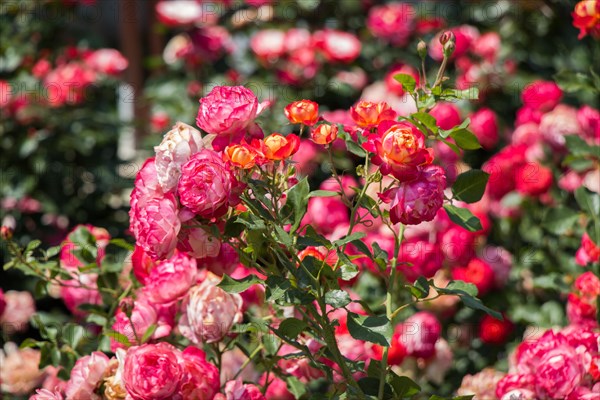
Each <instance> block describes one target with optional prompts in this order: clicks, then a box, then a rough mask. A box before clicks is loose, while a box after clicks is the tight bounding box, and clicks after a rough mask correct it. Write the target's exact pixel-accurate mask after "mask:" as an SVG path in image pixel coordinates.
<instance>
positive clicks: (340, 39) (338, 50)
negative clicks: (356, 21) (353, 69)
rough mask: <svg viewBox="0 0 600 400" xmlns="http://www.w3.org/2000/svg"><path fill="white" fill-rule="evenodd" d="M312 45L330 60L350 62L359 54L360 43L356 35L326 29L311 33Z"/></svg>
mask: <svg viewBox="0 0 600 400" xmlns="http://www.w3.org/2000/svg"><path fill="white" fill-rule="evenodd" d="M313 42H314V46H315V47H316V48H317V49H319V50H320V51H321V53H322V54H323V56H324V57H325V58H326V59H327V61H330V62H340V63H345V64H348V63H351V62H352V61H354V60H355V59H356V58H358V56H359V55H360V51H361V49H362V45H361V43H360V40H358V38H357V37H356V35H354V34H352V33H349V32H344V31H338V30H335V29H326V30H322V31H316V32H315V33H313Z"/></svg>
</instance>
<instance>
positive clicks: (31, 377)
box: [0, 342, 44, 396]
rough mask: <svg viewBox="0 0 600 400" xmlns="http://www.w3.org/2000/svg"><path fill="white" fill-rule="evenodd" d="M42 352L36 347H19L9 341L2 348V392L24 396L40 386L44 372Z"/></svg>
mask: <svg viewBox="0 0 600 400" xmlns="http://www.w3.org/2000/svg"><path fill="white" fill-rule="evenodd" d="M40 357H41V353H40V351H39V350H34V349H29V348H26V349H19V348H18V347H17V345H16V344H15V343H12V342H8V343H6V344H5V345H4V351H1V350H0V382H2V392H1V393H9V394H12V395H15V396H24V395H26V394H29V393H30V392H31V391H32V390H33V389H35V388H36V387H39V386H40V385H41V383H42V381H43V379H44V374H43V372H42V371H40V369H39V364H40Z"/></svg>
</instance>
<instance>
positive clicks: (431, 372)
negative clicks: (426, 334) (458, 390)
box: [424, 338, 454, 385]
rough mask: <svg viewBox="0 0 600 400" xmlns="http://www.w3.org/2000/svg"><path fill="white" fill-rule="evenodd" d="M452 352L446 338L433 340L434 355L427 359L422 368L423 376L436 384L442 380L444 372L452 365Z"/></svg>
mask: <svg viewBox="0 0 600 400" xmlns="http://www.w3.org/2000/svg"><path fill="white" fill-rule="evenodd" d="M453 362H454V354H453V353H452V349H451V348H450V345H449V344H448V342H447V341H446V339H443V338H440V340H438V341H437V342H435V356H434V357H433V358H432V359H431V360H428V362H427V366H426V367H425V370H424V376H425V378H426V379H427V380H428V381H430V382H434V383H436V384H438V385H440V384H442V382H444V376H445V375H446V372H448V370H449V369H450V368H451V367H452V364H453Z"/></svg>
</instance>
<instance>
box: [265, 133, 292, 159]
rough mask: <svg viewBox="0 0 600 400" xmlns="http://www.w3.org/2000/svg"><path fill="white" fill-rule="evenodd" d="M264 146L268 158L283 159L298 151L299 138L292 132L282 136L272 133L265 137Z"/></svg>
mask: <svg viewBox="0 0 600 400" xmlns="http://www.w3.org/2000/svg"><path fill="white" fill-rule="evenodd" d="M264 146H265V157H266V158H267V159H268V160H283V159H285V158H288V157H290V156H291V155H292V154H294V153H296V152H297V151H298V148H299V147H300V138H299V137H298V136H296V135H294V134H290V135H287V136H283V135H281V134H279V133H273V134H271V135H269V136H267V137H266V138H265V140H264Z"/></svg>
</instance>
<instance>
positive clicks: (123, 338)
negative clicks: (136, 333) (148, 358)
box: [104, 329, 131, 347]
mask: <svg viewBox="0 0 600 400" xmlns="http://www.w3.org/2000/svg"><path fill="white" fill-rule="evenodd" d="M104 334H105V335H106V336H108V337H109V338H111V339H113V340H116V341H117V342H119V343H121V344H122V345H125V346H126V347H129V346H131V343H129V339H128V338H127V336H125V335H123V334H122V333H119V332H116V331H113V330H111V329H107V330H106V331H105V333H104Z"/></svg>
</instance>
